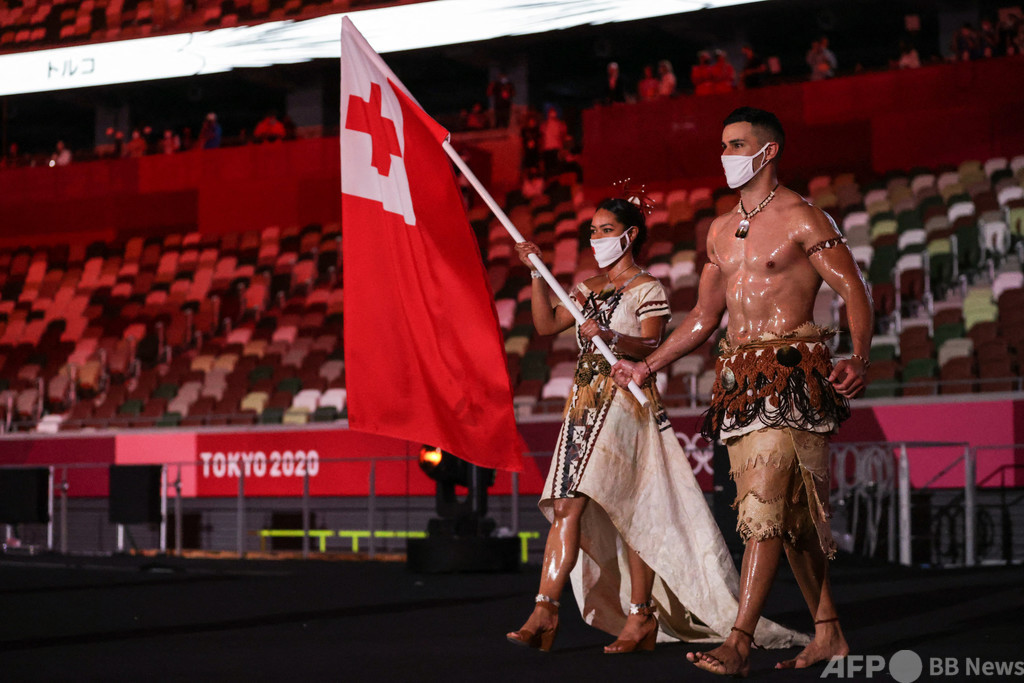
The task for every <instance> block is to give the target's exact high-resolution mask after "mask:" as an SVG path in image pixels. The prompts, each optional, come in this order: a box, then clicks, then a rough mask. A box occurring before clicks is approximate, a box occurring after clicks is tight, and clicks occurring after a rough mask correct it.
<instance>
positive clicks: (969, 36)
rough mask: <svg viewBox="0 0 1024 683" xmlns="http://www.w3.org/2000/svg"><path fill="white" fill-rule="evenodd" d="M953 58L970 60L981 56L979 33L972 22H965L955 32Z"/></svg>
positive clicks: (964, 60)
mask: <svg viewBox="0 0 1024 683" xmlns="http://www.w3.org/2000/svg"><path fill="white" fill-rule="evenodd" d="M952 48H953V59H954V60H959V61H961V62H969V61H971V60H972V59H977V58H978V57H980V56H981V50H980V44H979V41H978V33H977V31H975V30H974V27H973V26H971V24H970V22H964V25H963V26H961V27H960V30H959V31H957V32H956V33H954V34H953V44H952Z"/></svg>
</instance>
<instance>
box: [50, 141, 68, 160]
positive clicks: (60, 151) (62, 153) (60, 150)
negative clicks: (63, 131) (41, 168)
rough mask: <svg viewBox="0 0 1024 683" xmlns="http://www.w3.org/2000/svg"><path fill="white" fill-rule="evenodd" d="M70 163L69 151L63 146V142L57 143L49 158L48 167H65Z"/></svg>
mask: <svg viewBox="0 0 1024 683" xmlns="http://www.w3.org/2000/svg"><path fill="white" fill-rule="evenodd" d="M70 163H71V150H70V149H68V148H67V147H65V146H64V141H63V140H58V141H57V148H56V150H54V152H53V155H52V156H51V157H50V166H67V165H69V164H70Z"/></svg>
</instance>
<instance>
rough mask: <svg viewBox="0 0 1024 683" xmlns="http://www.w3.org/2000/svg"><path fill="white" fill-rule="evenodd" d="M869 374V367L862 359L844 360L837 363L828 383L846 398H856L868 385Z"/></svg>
mask: <svg viewBox="0 0 1024 683" xmlns="http://www.w3.org/2000/svg"><path fill="white" fill-rule="evenodd" d="M867 373H868V370H867V367H865V365H864V361H862V360H861V359H860V358H848V359H843V360H841V361H839V362H838V363H836V367H835V368H834V369H833V370H832V374H831V375H829V376H828V381H829V382H831V383H832V384H833V385H834V386H835V388H836V391H838V392H839V393H840V394H842V395H843V396H845V397H846V398H856V397H857V395H858V394H860V392H862V391H864V387H865V386H866V385H867V382H866V381H865V377H866V375H867Z"/></svg>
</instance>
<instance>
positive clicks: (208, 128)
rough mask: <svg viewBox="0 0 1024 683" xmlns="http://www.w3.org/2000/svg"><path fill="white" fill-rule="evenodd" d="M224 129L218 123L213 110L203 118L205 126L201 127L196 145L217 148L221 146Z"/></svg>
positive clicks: (200, 147)
mask: <svg viewBox="0 0 1024 683" xmlns="http://www.w3.org/2000/svg"><path fill="white" fill-rule="evenodd" d="M221 135H222V130H221V127H220V124H219V123H217V115H216V114H214V113H213V112H212V111H211V112H210V113H209V114H207V115H206V119H204V120H203V127H202V128H200V129H199V139H198V140H196V145H197V146H198V147H199V149H217V148H218V147H220V139H221Z"/></svg>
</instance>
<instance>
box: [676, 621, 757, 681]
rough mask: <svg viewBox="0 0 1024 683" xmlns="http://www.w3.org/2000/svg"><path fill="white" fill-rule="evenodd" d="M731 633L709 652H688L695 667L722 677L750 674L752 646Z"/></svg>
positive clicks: (689, 658) (688, 656)
mask: <svg viewBox="0 0 1024 683" xmlns="http://www.w3.org/2000/svg"><path fill="white" fill-rule="evenodd" d="M734 636H736V633H735V632H733V633H730V634H729V637H728V638H726V640H725V642H724V643H722V644H721V645H719V646H718V647H716V648H715V649H714V650H709V651H708V652H687V653H686V658H687V659H688V660H690V661H691V662H692V663H693V664H694V666H696V667H697V668H699V669H704V670H705V671H710V672H711V673H713V674H718V675H720V676H742V677H743V678H746V677H747V675H748V674H749V673H750V644H749V643H748V642H747V641H746V640H745V639H743V638H739V637H734Z"/></svg>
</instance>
